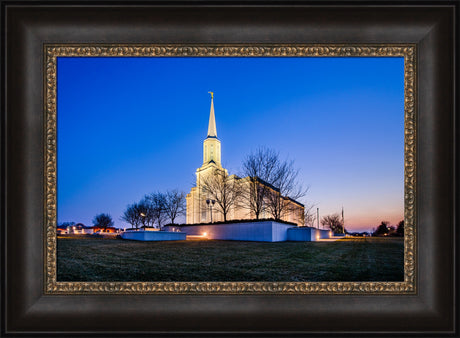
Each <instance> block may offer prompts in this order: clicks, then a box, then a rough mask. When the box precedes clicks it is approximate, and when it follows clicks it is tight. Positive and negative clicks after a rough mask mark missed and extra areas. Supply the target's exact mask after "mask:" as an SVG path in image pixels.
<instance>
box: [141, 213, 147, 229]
mask: <svg viewBox="0 0 460 338" xmlns="http://www.w3.org/2000/svg"><path fill="white" fill-rule="evenodd" d="M140 215H141V217H142V226H143V227H144V231H145V230H146V229H145V214H144V213H143V212H141V213H140Z"/></svg>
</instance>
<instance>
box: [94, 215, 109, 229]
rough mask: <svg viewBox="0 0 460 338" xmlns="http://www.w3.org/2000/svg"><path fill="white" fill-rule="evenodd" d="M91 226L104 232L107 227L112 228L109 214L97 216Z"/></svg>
mask: <svg viewBox="0 0 460 338" xmlns="http://www.w3.org/2000/svg"><path fill="white" fill-rule="evenodd" d="M93 225H94V226H96V227H101V228H103V229H104V230H105V229H107V228H108V227H113V220H112V216H110V215H109V214H98V215H96V216H94V218H93Z"/></svg>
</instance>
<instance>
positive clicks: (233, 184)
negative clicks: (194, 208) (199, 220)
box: [201, 168, 241, 222]
mask: <svg viewBox="0 0 460 338" xmlns="http://www.w3.org/2000/svg"><path fill="white" fill-rule="evenodd" d="M201 187H202V188H203V190H204V193H205V194H204V195H205V196H206V197H205V198H208V199H211V200H214V201H215V203H216V204H215V205H216V211H217V212H219V213H220V214H222V216H223V218H224V221H225V222H226V221H227V217H228V213H229V212H230V210H231V208H232V207H233V206H234V205H235V204H236V203H237V202H238V199H239V198H240V196H241V183H240V179H239V178H238V177H236V176H228V173H227V171H226V170H222V169H218V168H216V169H214V170H213V171H212V172H211V173H209V174H208V175H205V176H203V177H202V179H201Z"/></svg>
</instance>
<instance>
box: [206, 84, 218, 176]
mask: <svg viewBox="0 0 460 338" xmlns="http://www.w3.org/2000/svg"><path fill="white" fill-rule="evenodd" d="M209 94H211V111H210V112H209V124H208V136H207V137H206V139H205V140H204V142H203V165H207V164H209V163H214V164H215V165H217V166H218V167H221V164H220V141H219V139H218V138H217V130H216V117H215V115H214V93H213V92H209Z"/></svg>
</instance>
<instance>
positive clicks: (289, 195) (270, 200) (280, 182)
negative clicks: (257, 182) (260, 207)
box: [266, 160, 308, 220]
mask: <svg viewBox="0 0 460 338" xmlns="http://www.w3.org/2000/svg"><path fill="white" fill-rule="evenodd" d="M298 174H299V170H298V169H295V168H294V161H281V160H278V163H277V166H276V169H275V173H274V179H273V181H272V182H269V183H271V185H272V186H273V187H275V188H274V189H270V190H269V191H268V194H267V196H266V201H267V210H268V211H269V212H270V214H271V215H272V217H273V218H274V219H276V220H280V219H282V218H283V217H284V216H285V215H286V214H287V213H289V212H292V211H293V210H294V209H295V204H294V203H293V202H292V200H298V199H299V198H301V197H303V196H305V194H306V193H307V191H308V188H307V189H304V188H303V187H302V185H301V184H300V183H299V182H298V179H297V176H298Z"/></svg>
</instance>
